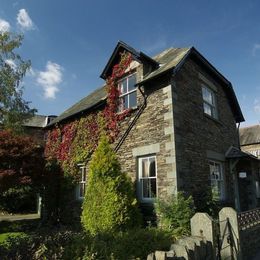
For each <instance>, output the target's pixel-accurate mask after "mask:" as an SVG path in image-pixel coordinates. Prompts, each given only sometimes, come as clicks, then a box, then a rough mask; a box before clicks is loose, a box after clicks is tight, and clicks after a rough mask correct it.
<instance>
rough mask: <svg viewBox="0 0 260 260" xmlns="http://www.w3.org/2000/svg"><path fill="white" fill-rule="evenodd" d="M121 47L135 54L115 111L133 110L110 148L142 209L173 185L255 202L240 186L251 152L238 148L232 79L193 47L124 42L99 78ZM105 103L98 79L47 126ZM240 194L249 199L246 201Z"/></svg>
mask: <svg viewBox="0 0 260 260" xmlns="http://www.w3.org/2000/svg"><path fill="white" fill-rule="evenodd" d="M123 51H126V52H129V53H130V54H131V55H132V58H133V61H132V63H131V65H130V66H131V73H130V74H129V72H126V74H125V75H124V76H123V77H122V79H121V80H120V81H119V82H118V86H119V87H120V90H121V96H120V100H121V101H122V102H121V104H122V105H121V107H120V111H122V110H124V109H128V108H132V112H131V114H130V115H129V116H128V117H127V118H126V119H125V120H123V121H122V122H121V124H120V135H119V137H118V138H117V140H116V141H115V143H114V147H115V150H116V152H117V154H118V158H119V160H120V163H121V166H122V169H123V171H125V172H127V173H128V174H129V175H130V176H131V178H132V180H133V182H134V183H135V184H136V192H137V197H138V199H139V202H140V203H141V204H142V205H143V206H144V208H146V207H145V206H149V205H151V204H152V203H153V201H154V199H155V198H156V197H165V196H168V195H172V194H176V193H177V192H178V191H184V192H186V193H187V194H192V195H193V196H194V199H195V203H198V201H199V200H200V197H201V195H202V194H204V193H205V190H207V189H208V188H209V189H210V190H212V192H213V194H214V196H216V197H217V199H218V200H219V201H220V202H221V203H223V204H226V205H231V206H234V207H235V208H236V209H238V210H241V209H242V208H243V210H245V209H248V208H252V207H256V206H257V200H256V199H255V198H256V196H255V195H252V194H251V193H250V194H249V193H247V191H243V193H241V194H240V193H239V192H240V191H239V174H240V172H244V171H246V170H248V169H244V168H243V163H244V161H249V162H250V163H251V161H254V160H255V159H254V158H252V157H250V156H249V155H248V154H246V153H243V152H241V151H240V147H239V135H238V127H237V124H239V123H240V122H243V121H244V117H243V114H242V112H241V109H240V106H239V104H238V101H237V98H236V95H235V93H234V90H233V87H232V84H231V83H230V82H229V81H228V80H227V79H226V78H225V77H224V76H223V75H222V74H221V73H220V72H219V71H218V70H217V69H216V68H214V67H213V65H211V64H210V63H209V62H208V61H207V60H206V59H205V58H204V57H203V56H202V55H201V54H200V53H199V52H198V51H197V50H196V49H195V48H194V47H191V48H170V49H167V50H165V51H163V52H162V53H160V54H158V55H157V56H155V57H153V58H151V57H149V56H147V55H145V54H144V53H142V52H139V51H137V50H135V49H133V48H132V47H130V46H129V45H127V44H125V43H123V42H119V43H118V44H117V46H116V47H115V49H114V51H113V53H112V55H111V57H110V59H109V60H108V62H107V64H106V66H105V68H104V70H103V72H102V74H101V78H103V79H104V80H106V79H107V77H109V76H110V75H111V73H112V68H113V66H114V65H115V64H117V63H118V61H119V57H120V53H122V52H123ZM105 103H106V91H105V87H104V86H103V87H101V88H99V89H97V90H96V91H94V92H93V93H91V94H90V95H89V96H87V97H85V98H83V99H82V100H81V101H79V102H78V103H76V104H75V105H73V106H72V107H70V108H69V109H67V110H66V111H65V112H64V113H62V114H61V115H60V116H58V117H57V118H56V119H54V120H53V121H52V122H51V123H50V124H49V125H48V126H47V129H51V128H52V127H54V126H55V125H56V126H59V125H60V124H63V123H64V122H70V121H73V120H75V119H76V118H80V117H81V116H82V115H85V114H87V113H90V112H91V111H95V110H98V109H101V110H102V109H103V108H104V106H105ZM82 163H83V164H82V165H80V166H79V168H80V172H79V174H80V176H82V177H80V182H79V189H78V192H77V197H78V198H81V197H82V196H83V194H82V193H83V192H84V188H83V186H85V185H87V177H86V175H87V171H88V166H87V165H85V164H84V163H85V162H82ZM249 170H250V172H248V174H250V175H253V176H254V177H253V179H257V180H258V178H259V176H258V175H256V173H255V172H254V171H256V169H255V168H254V169H253V168H251V166H250V169H249ZM242 195H243V197H244V196H246V197H247V198H248V200H247V205H246V206H244V205H243V207H241V199H240V197H241V196H242ZM250 196H251V197H252V198H251V200H252V201H250V203H249V200H250V199H249V197H250ZM254 196H255V197H254ZM253 197H254V198H253Z"/></svg>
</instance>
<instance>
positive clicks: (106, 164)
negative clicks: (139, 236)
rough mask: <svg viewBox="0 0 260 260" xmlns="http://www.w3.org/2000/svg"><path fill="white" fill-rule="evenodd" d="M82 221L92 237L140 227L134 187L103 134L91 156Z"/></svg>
mask: <svg viewBox="0 0 260 260" xmlns="http://www.w3.org/2000/svg"><path fill="white" fill-rule="evenodd" d="M88 176H89V177H88V184H87V190H86V194H85V199H84V203H83V212H82V216H81V222H82V224H83V227H84V228H85V230H87V231H89V232H90V233H91V234H93V235H95V234H99V233H106V232H110V231H118V230H124V229H127V228H131V227H134V226H138V225H139V224H140V214H139V212H138V208H137V201H136V199H135V197H134V191H133V184H132V182H131V180H130V179H129V178H128V177H127V175H126V174H125V173H122V172H121V168H120V164H119V162H118V160H117V158H116V155H115V153H114V151H113V150H112V148H111V147H110V145H109V141H108V138H107V137H106V136H105V135H103V136H101V139H100V141H99V144H98V147H97V149H96V151H95V152H94V154H93V156H92V160H91V162H90V169H89V175H88Z"/></svg>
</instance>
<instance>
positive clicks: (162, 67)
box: [48, 41, 244, 126]
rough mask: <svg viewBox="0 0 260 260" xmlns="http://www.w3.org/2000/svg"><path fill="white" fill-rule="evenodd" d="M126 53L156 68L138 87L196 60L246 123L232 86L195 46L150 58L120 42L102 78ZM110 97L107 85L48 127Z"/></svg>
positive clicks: (236, 115) (172, 49)
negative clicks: (220, 88)
mask: <svg viewBox="0 0 260 260" xmlns="http://www.w3.org/2000/svg"><path fill="white" fill-rule="evenodd" d="M124 50H125V51H128V52H130V53H131V54H132V55H133V58H134V59H135V60H137V61H138V62H142V63H149V64H150V66H153V71H152V72H150V73H148V74H147V75H145V76H144V78H143V79H142V81H140V82H138V83H137V85H146V84H147V83H148V82H149V81H150V80H153V79H155V78H157V77H160V76H162V75H164V74H165V73H168V72H171V73H177V72H178V70H179V69H180V68H181V67H182V65H183V64H184V63H185V62H186V60H187V59H188V58H191V59H193V60H194V61H195V62H196V63H197V64H199V65H200V66H203V67H204V68H205V69H206V70H207V71H208V73H209V74H210V75H211V76H213V77H215V78H217V79H218V81H219V82H220V83H221V85H222V86H223V89H224V91H225V93H226V95H227V97H228V101H229V104H230V107H231V110H232V112H233V115H234V118H235V121H236V122H242V121H244V117H243V114H242V112H241V109H240V106H239V104H238V101H237V98H236V95H235V92H234V90H233V87H232V84H231V83H230V82H229V81H228V80H227V79H226V78H225V77H224V76H223V75H222V74H221V73H220V72H218V71H217V69H216V68H214V66H213V65H211V64H210V63H209V62H208V61H207V60H206V59H205V58H204V57H203V56H202V55H201V54H200V53H199V52H198V51H197V50H196V49H195V48H194V47H190V48H169V49H167V50H165V51H163V52H161V53H160V54H158V55H156V56H155V57H153V58H150V57H148V56H147V55H145V54H144V53H142V52H138V51H136V50H135V49H133V48H132V47H130V46H129V45H127V44H125V43H124V42H122V41H120V42H118V44H117V46H116V48H115V49H114V51H113V53H112V55H111V57H110V59H109V61H108V63H107V65H106V67H105V69H104V70H103V72H102V74H101V77H102V78H103V79H105V78H106V77H107V76H108V75H109V73H111V70H112V68H113V66H114V64H116V63H117V62H118V61H119V58H120V53H121V52H123V51H124ZM106 96H107V93H106V90H105V86H103V87H101V88H99V89H97V90H96V91H94V92H92V93H91V94H90V95H88V96H87V97H85V98H83V99H82V100H80V101H79V102H78V103H76V104H75V105H73V106H71V107H70V108H69V109H67V110H66V111H65V112H63V113H62V114H61V115H60V116H58V117H57V118H56V119H55V120H53V121H52V122H51V123H50V124H49V125H48V126H51V125H54V124H55V123H59V122H61V121H64V120H67V119H69V118H71V117H74V116H77V115H78V114H80V113H83V112H84V111H87V110H90V109H92V110H93V109H94V108H96V107H97V106H98V105H99V104H102V103H104V101H105V99H106Z"/></svg>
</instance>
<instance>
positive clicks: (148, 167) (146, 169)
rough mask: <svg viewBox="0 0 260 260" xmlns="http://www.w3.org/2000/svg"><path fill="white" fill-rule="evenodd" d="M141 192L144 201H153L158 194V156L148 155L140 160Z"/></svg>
mask: <svg viewBox="0 0 260 260" xmlns="http://www.w3.org/2000/svg"><path fill="white" fill-rule="evenodd" d="M138 176H139V194H140V197H141V200H142V201H144V202H145V201H148V202H149V201H152V200H153V199H154V198H156V196H157V169H156V157H155V156H147V157H142V158H139V161H138Z"/></svg>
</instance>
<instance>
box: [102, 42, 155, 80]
mask: <svg viewBox="0 0 260 260" xmlns="http://www.w3.org/2000/svg"><path fill="white" fill-rule="evenodd" d="M124 51H127V52H129V53H131V54H132V57H133V59H134V60H136V61H138V62H140V63H147V64H149V65H150V66H151V67H152V68H153V69H156V68H158V67H159V64H158V62H157V61H155V60H154V59H152V58H151V57H149V56H147V55H146V54H144V53H143V52H138V51H137V50H135V49H134V48H132V47H131V46H129V45H127V44H126V43H124V42H122V41H119V42H118V44H117V45H116V47H115V49H114V51H113V53H112V55H111V57H110V58H109V60H108V62H107V64H106V66H105V68H104V70H103V72H102V73H101V75H100V77H101V78H102V79H104V80H105V79H106V78H107V77H108V76H109V75H110V74H111V72H112V69H113V66H114V65H115V64H117V63H118V62H119V59H120V53H122V52H124Z"/></svg>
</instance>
